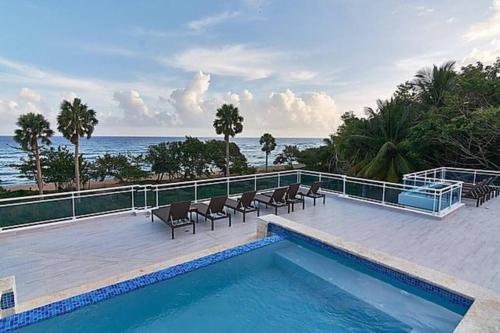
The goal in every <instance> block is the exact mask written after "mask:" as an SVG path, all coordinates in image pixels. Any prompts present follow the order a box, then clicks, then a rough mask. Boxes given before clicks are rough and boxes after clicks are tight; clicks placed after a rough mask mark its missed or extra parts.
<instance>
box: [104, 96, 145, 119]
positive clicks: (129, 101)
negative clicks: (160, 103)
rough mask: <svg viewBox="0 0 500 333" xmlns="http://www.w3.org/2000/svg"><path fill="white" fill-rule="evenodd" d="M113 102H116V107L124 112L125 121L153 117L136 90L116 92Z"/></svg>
mask: <svg viewBox="0 0 500 333" xmlns="http://www.w3.org/2000/svg"><path fill="white" fill-rule="evenodd" d="M113 100H114V101H116V102H118V107H119V108H120V109H121V110H123V111H124V115H125V118H126V119H143V118H144V117H146V118H151V117H153V116H154V114H153V113H152V112H151V111H150V109H149V108H148V106H147V105H146V103H145V102H144V100H143V99H142V97H141V95H140V94H139V92H138V91H137V90H127V91H117V92H115V93H114V94H113Z"/></svg>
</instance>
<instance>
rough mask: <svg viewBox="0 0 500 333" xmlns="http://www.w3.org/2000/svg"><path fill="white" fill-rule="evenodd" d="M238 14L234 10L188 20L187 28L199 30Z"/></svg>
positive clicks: (238, 13)
mask: <svg viewBox="0 0 500 333" xmlns="http://www.w3.org/2000/svg"><path fill="white" fill-rule="evenodd" d="M239 15H240V12H237V11H235V12H230V11H226V12H223V13H220V14H218V15H213V16H206V17H203V18H201V19H199V20H194V21H190V22H188V24H187V26H188V28H189V29H191V30H193V31H196V32H200V31H202V30H205V29H207V28H210V27H213V26H215V25H217V24H220V23H223V22H224V21H227V20H230V19H233V18H235V17H237V16H239Z"/></svg>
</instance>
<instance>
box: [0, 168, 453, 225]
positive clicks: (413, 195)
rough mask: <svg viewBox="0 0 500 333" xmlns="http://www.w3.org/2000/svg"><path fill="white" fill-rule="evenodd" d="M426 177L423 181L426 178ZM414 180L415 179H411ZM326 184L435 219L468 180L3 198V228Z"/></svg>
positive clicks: (182, 186) (339, 178) (241, 180)
mask: <svg viewBox="0 0 500 333" xmlns="http://www.w3.org/2000/svg"><path fill="white" fill-rule="evenodd" d="M422 179H423V180H422ZM410 180H411V181H410ZM314 181H321V182H322V191H325V192H330V193H336V194H339V195H341V196H343V197H346V198H350V199H354V200H361V201H366V202H371V203H377V204H380V205H383V206H389V207H396V208H400V209H404V210H407V211H413V212H418V213H423V214H428V215H434V216H444V215H446V214H447V213H449V212H450V211H451V210H453V209H454V208H456V207H458V206H460V193H461V189H462V182H460V181H450V180H445V179H441V178H439V177H432V178H431V177H427V178H426V177H425V175H424V176H423V178H422V176H421V175H415V176H408V177H406V178H405V183H403V184H397V183H390V182H383V181H377V180H370V179H364V178H357V177H350V176H346V175H341V174H332V173H323V172H316V171H307V170H290V171H280V172H271V173H263V174H253V175H242V176H233V177H229V178H226V177H223V178H212V179H202V180H195V181H183V182H176V183H168V184H148V185H129V186H118V187H112V188H102V189H95V190H83V191H80V192H66V193H56V194H45V195H34V196H26V197H17V198H8V199H0V230H7V229H12V228H15V227H27V226H32V225H38V224H45V223H53V222H61V221H75V220H79V219H82V218H88V217H94V216H100V215H109V214H118V213H123V212H134V211H138V210H148V209H152V208H156V207H161V206H165V205H168V204H170V203H171V202H175V201H181V200H190V201H194V202H196V201H200V200H206V199H209V198H210V197H213V196H217V195H228V196H232V195H237V194H240V193H243V192H246V191H264V190H272V189H274V188H277V187H280V186H286V185H288V184H291V183H297V182H299V183H301V184H303V185H304V186H309V185H310V184H311V183H312V182H314Z"/></svg>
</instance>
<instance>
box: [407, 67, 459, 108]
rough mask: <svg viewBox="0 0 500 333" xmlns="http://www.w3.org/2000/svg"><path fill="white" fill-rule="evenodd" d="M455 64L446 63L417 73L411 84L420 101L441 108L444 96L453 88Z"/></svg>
mask: <svg viewBox="0 0 500 333" xmlns="http://www.w3.org/2000/svg"><path fill="white" fill-rule="evenodd" d="M454 66H455V62H454V61H448V62H446V63H444V64H443V65H441V66H439V67H437V66H436V65H434V66H433V67H432V68H424V69H421V70H419V71H418V72H417V74H416V75H415V79H414V80H413V82H412V84H413V86H414V87H416V88H417V90H418V92H419V95H420V99H421V100H422V102H423V103H425V104H427V105H430V106H435V107H439V106H443V105H444V95H445V92H446V91H449V90H450V88H451V87H452V86H453V82H454V81H455V77H456V75H457V73H456V72H455V71H454Z"/></svg>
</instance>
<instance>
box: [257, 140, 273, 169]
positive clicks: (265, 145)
mask: <svg viewBox="0 0 500 333" xmlns="http://www.w3.org/2000/svg"><path fill="white" fill-rule="evenodd" d="M259 143H260V144H261V145H262V148H261V150H262V151H263V152H265V153H266V172H267V165H268V160H269V154H270V153H271V152H272V151H273V150H274V149H275V148H276V140H275V139H274V137H273V136H272V135H271V134H269V133H264V134H263V135H262V136H261V137H260V140H259Z"/></svg>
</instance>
